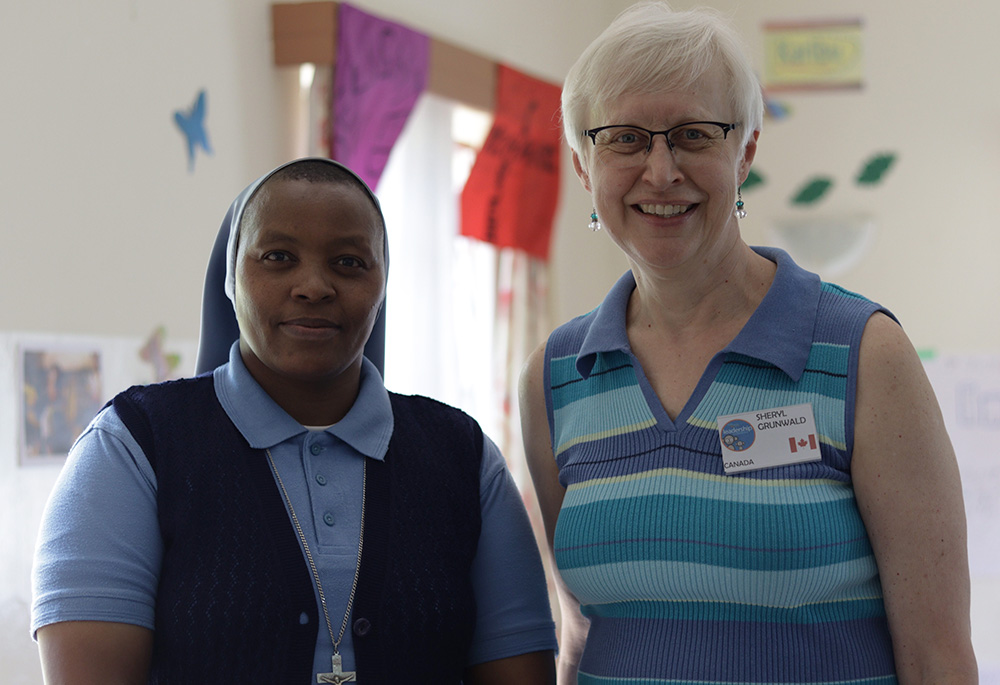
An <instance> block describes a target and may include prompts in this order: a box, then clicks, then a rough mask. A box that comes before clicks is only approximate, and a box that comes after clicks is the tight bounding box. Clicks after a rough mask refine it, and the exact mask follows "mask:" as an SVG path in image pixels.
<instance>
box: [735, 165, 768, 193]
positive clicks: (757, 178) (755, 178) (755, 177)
mask: <svg viewBox="0 0 1000 685" xmlns="http://www.w3.org/2000/svg"><path fill="white" fill-rule="evenodd" d="M760 185H764V177H763V176H761V175H760V174H758V173H757V172H756V171H754V170H753V169H751V170H750V173H748V174H747V180H745V181H743V185H742V186H740V188H741V189H742V190H744V191H747V190H752V189H753V188H756V187H757V186H760Z"/></svg>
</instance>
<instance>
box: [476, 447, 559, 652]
mask: <svg viewBox="0 0 1000 685" xmlns="http://www.w3.org/2000/svg"><path fill="white" fill-rule="evenodd" d="M480 477H481V485H480V495H479V496H480V507H481V511H482V530H481V532H480V535H479V547H478V548H477V551H476V558H475V560H474V561H473V564H472V582H473V587H474V589H475V596H476V628H475V632H474V634H473V641H472V647H471V649H470V653H469V664H470V665H474V664H479V663H483V662H486V661H493V660H495V659H503V658H506V657H510V656H516V655H518V654H527V653H530V652H538V651H542V650H549V649H551V650H555V649H556V635H555V624H554V623H553V621H552V611H551V608H550V606H549V596H548V589H547V587H546V584H545V571H544V569H543V567H542V559H541V556H540V554H539V551H538V544H537V542H536V541H535V536H534V533H533V532H532V530H531V523H530V522H529V520H528V514H527V512H526V511H525V509H524V503H523V501H522V500H521V493H520V492H519V491H518V489H517V486H516V485H515V484H514V479H513V478H512V477H511V475H510V472H509V471H508V470H507V464H506V462H505V461H504V458H503V455H502V454H500V450H499V449H498V448H497V446H496V445H495V444H493V441H491V440H490V439H489V438H487V437H486V436H485V435H484V436H483V462H482V469H481V472H480Z"/></svg>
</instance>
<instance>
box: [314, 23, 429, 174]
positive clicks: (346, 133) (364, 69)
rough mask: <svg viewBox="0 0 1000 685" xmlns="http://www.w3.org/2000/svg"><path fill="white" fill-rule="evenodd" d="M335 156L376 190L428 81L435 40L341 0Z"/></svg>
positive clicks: (333, 124)
mask: <svg viewBox="0 0 1000 685" xmlns="http://www.w3.org/2000/svg"><path fill="white" fill-rule="evenodd" d="M338 24H339V27H340V28H339V36H338V38H337V64H336V72H335V75H334V95H333V116H332V126H333V135H332V137H331V140H332V150H331V157H332V158H333V159H336V160H337V161H339V162H341V163H343V164H346V165H347V166H348V167H350V168H351V169H353V170H354V171H356V172H357V173H358V175H360V176H361V178H363V179H364V180H365V182H366V183H368V185H369V186H371V187H372V188H375V187H376V186H377V185H378V181H379V178H381V176H382V170H383V169H384V168H385V164H386V161H387V160H388V159H389V151H390V150H392V146H393V145H394V144H395V143H396V139H397V138H398V137H399V134H400V132H401V131H402V130H403V125H404V124H405V123H406V119H407V117H408V116H409V115H410V111H411V110H412V109H413V107H414V105H415V104H416V102H417V98H418V97H420V94H421V93H422V92H423V91H424V88H425V87H426V85H427V73H428V70H429V62H430V57H429V55H430V39H429V38H428V37H427V36H424V35H422V34H419V33H417V32H415V31H412V30H410V29H408V28H406V27H404V26H400V25H399V24H395V23H392V22H389V21H385V20H384V19H379V18H378V17H373V16H372V15H370V14H366V13H365V12H362V11H361V10H359V9H357V8H355V7H351V6H350V5H347V4H344V3H341V4H340V14H339V22H338Z"/></svg>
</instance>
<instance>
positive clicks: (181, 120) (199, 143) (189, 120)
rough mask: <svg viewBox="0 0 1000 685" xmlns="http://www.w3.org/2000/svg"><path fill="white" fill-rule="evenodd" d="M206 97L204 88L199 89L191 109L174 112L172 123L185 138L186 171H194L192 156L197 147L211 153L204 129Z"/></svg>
mask: <svg viewBox="0 0 1000 685" xmlns="http://www.w3.org/2000/svg"><path fill="white" fill-rule="evenodd" d="M206 97H207V96H206V95H205V90H204V89H202V90H199V91H198V95H196V96H195V98H194V104H193V105H191V109H189V110H187V111H184V110H177V111H176V112H174V123H176V124H177V128H179V129H180V130H181V133H183V134H184V137H185V138H186V139H187V150H188V171H194V156H195V150H196V149H197V148H199V147H200V148H201V149H202V150H204V151H205V153H206V154H209V155H211V154H212V146H211V145H209V143H208V132H207V131H206V130H205V111H206V103H205V101H206Z"/></svg>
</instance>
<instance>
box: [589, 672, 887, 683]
mask: <svg viewBox="0 0 1000 685" xmlns="http://www.w3.org/2000/svg"><path fill="white" fill-rule="evenodd" d="M576 682H577V685H732V683H731V682H729V681H725V682H724V681H721V680H671V679H667V678H614V677H604V676H597V675H591V674H589V673H584V672H582V671H581V672H580V673H579V676H578V678H577V681H576ZM896 682H897V681H896V676H883V677H881V678H861V679H860V680H824V681H822V682H820V681H811V682H804V683H784V684H783V685H895V684H896Z"/></svg>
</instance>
